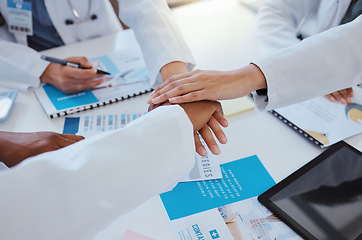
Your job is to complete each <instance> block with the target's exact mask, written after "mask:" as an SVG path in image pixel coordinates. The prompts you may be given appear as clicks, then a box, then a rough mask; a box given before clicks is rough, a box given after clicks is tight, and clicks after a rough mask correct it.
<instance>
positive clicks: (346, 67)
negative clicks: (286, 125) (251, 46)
mask: <svg viewBox="0 0 362 240" xmlns="http://www.w3.org/2000/svg"><path fill="white" fill-rule="evenodd" d="M361 29H362V16H360V17H358V18H356V19H355V20H354V21H352V22H350V23H347V24H344V25H341V26H337V27H335V28H331V29H329V30H327V31H324V32H322V33H320V34H317V35H314V36H311V37H309V38H307V39H305V40H303V41H302V42H301V43H300V44H297V45H293V46H290V47H288V48H284V49H282V50H280V51H278V52H277V54H274V55H273V56H271V57H266V58H263V59H259V60H256V61H253V62H254V63H255V64H256V65H257V66H258V67H259V68H260V69H261V70H262V72H263V73H264V75H265V78H266V81H267V87H268V102H267V104H266V105H265V106H258V107H259V108H265V110H270V109H274V108H278V107H282V106H285V105H290V104H294V103H297V102H301V101H304V100H307V99H310V98H313V97H317V96H322V95H325V94H328V93H331V92H334V91H337V90H341V89H344V88H348V87H352V86H356V85H357V84H359V83H361V82H362V71H361V65H362V49H361V42H362V32H361Z"/></svg>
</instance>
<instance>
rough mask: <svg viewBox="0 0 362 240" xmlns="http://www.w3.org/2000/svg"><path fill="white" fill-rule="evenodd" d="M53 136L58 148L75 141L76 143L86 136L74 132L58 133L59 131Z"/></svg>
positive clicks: (54, 143)
mask: <svg viewBox="0 0 362 240" xmlns="http://www.w3.org/2000/svg"><path fill="white" fill-rule="evenodd" d="M51 138H52V139H51V142H52V143H53V145H54V146H56V147H57V148H58V149H59V148H63V147H67V146H69V145H71V144H73V143H76V142H78V141H81V140H83V139H84V137H82V136H78V135H74V134H57V133H54V135H53V136H52V137H51Z"/></svg>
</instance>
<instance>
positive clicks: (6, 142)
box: [0, 131, 84, 167]
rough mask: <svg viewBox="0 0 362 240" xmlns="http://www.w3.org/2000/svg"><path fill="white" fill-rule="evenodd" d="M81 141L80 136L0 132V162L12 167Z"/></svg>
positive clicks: (51, 133)
mask: <svg viewBox="0 0 362 240" xmlns="http://www.w3.org/2000/svg"><path fill="white" fill-rule="evenodd" d="M82 139H84V137H82V136H77V135H73V134H59V133H53V132H34V133H17V132H2V131H0V161H1V162H3V163H4V164H5V165H6V166H8V167H13V166H15V165H16V164H18V163H20V162H21V161H23V160H24V159H26V158H29V157H32V156H35V155H38V154H40V153H44V152H48V151H53V150H57V149H60V148H63V147H66V146H68V145H70V144H73V143H75V142H78V141H80V140H82Z"/></svg>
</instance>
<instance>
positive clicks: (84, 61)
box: [65, 57, 93, 68]
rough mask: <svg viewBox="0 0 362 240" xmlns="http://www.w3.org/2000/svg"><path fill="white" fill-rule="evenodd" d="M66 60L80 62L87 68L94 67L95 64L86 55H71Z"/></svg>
mask: <svg viewBox="0 0 362 240" xmlns="http://www.w3.org/2000/svg"><path fill="white" fill-rule="evenodd" d="M65 60H67V61H69V62H73V63H78V64H80V65H82V66H83V67H85V68H93V64H92V63H91V62H90V61H89V60H88V59H87V58H86V57H69V58H66V59H65Z"/></svg>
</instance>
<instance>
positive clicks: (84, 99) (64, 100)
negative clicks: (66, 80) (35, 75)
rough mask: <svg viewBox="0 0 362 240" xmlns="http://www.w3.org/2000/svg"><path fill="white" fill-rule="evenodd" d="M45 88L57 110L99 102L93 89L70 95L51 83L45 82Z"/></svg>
mask: <svg viewBox="0 0 362 240" xmlns="http://www.w3.org/2000/svg"><path fill="white" fill-rule="evenodd" d="M43 88H44V91H45V92H46V94H47V95H48V97H49V99H50V101H51V102H52V103H53V105H54V107H55V108H56V109H57V110H63V109H67V108H73V107H78V106H82V105H86V104H92V103H96V102H98V99H97V98H96V97H95V96H94V94H93V93H92V91H91V90H86V91H84V92H80V93H75V94H69V95H68V94H65V93H63V92H61V91H59V90H58V89H56V88H55V87H53V86H52V85H49V84H45V85H44V86H43Z"/></svg>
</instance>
